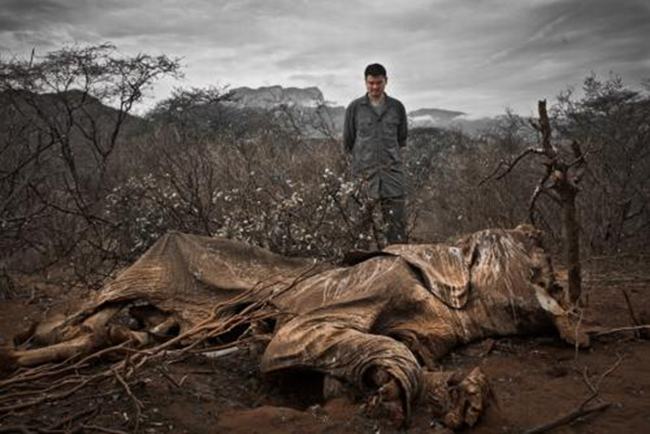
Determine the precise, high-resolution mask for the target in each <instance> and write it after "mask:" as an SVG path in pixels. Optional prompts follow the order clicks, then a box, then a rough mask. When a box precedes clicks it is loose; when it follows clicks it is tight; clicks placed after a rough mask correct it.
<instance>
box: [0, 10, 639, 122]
mask: <svg viewBox="0 0 650 434" xmlns="http://www.w3.org/2000/svg"><path fill="white" fill-rule="evenodd" d="M105 41H109V42H112V43H114V44H115V45H117V47H118V48H119V49H120V50H121V51H124V52H126V53H130V54H131V53H136V52H146V53H149V54H161V53H164V54H167V55H170V56H178V57H182V58H183V60H182V62H183V65H184V71H185V76H186V77H185V79H184V80H183V81H181V82H177V83H172V82H164V83H161V84H160V85H158V86H157V87H156V89H155V97H156V98H162V97H165V96H167V95H168V94H169V91H170V89H171V87H172V86H199V87H203V86H208V85H222V86H223V85H229V86H230V87H239V86H249V87H258V86H264V85H275V84H279V85H282V86H297V87H308V86H318V87H319V88H320V89H321V90H322V91H323V93H324V95H325V98H326V99H328V100H330V101H333V102H336V103H338V104H341V105H345V104H347V103H348V101H349V100H350V99H352V98H354V97H356V96H360V95H362V94H363V93H364V91H365V90H364V87H363V69H364V67H365V66H366V65H367V64H368V63H372V62H380V63H383V64H384V65H385V66H386V67H387V69H388V75H389V84H388V88H387V92H388V93H389V94H391V95H393V96H395V97H397V98H399V99H401V100H402V101H403V102H404V103H405V105H406V106H407V109H408V110H414V109H416V108H423V107H436V108H444V109H449V110H460V111H463V112H466V113H469V114H470V115H473V116H480V115H494V114H500V113H503V111H504V109H505V107H511V108H513V109H515V110H516V111H517V112H519V113H521V114H532V113H533V110H534V107H535V105H536V101H537V99H539V98H544V97H545V98H549V99H553V98H554V97H555V96H556V95H557V94H558V92H559V91H560V90H562V89H565V88H566V87H567V86H569V85H574V86H577V87H579V86H580V84H581V82H582V80H583V79H584V78H585V77H586V76H587V75H588V74H590V73H591V72H594V73H596V74H599V75H601V76H603V77H607V75H608V74H609V73H610V71H611V72H614V73H616V74H618V75H620V76H622V78H623V80H624V81H625V82H626V83H628V84H630V85H633V86H638V85H639V83H640V82H641V80H642V79H644V78H650V42H649V41H650V0H404V1H388V0H326V1H315V0H291V1H290V0H184V1H171V0H139V1H131V0H101V1H100V0H96V1H93V0H0V50H1V53H2V54H1V55H2V56H3V57H5V58H6V56H12V55H20V56H27V55H28V53H29V51H30V50H31V49H32V47H35V48H36V53H37V54H38V53H45V52H46V51H48V50H51V49H56V48H60V47H61V46H62V45H63V44H65V43H80V44H83V43H98V42H105ZM150 103H151V101H150Z"/></svg>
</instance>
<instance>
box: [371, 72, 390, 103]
mask: <svg viewBox="0 0 650 434" xmlns="http://www.w3.org/2000/svg"><path fill="white" fill-rule="evenodd" d="M386 81H387V79H386V77H384V76H383V75H368V76H366V90H367V91H368V96H370V97H371V98H379V97H381V96H382V95H383V94H384V89H385V88H386Z"/></svg>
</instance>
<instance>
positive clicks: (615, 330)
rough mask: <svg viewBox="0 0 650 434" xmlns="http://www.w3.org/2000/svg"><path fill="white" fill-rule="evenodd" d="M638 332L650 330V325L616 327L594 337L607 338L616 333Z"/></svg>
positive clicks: (595, 334)
mask: <svg viewBox="0 0 650 434" xmlns="http://www.w3.org/2000/svg"><path fill="white" fill-rule="evenodd" d="M636 330H650V324H642V325H638V326H629V327H616V328H613V329H609V330H602V331H599V332H596V333H594V336H596V337H599V336H606V335H612V334H615V333H621V332H629V331H636Z"/></svg>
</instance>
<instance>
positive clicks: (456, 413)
mask: <svg viewBox="0 0 650 434" xmlns="http://www.w3.org/2000/svg"><path fill="white" fill-rule="evenodd" d="M422 378H423V390H422V396H421V399H422V400H423V401H424V403H425V404H426V405H428V406H429V408H430V411H431V413H432V414H433V417H434V418H435V419H437V420H439V421H440V422H442V423H443V424H444V425H445V426H447V427H448V428H450V429H458V428H461V427H463V426H469V427H471V426H474V425H475V424H476V422H477V421H478V419H479V417H480V416H481V414H482V413H483V411H484V410H485V408H486V407H487V403H488V399H489V397H490V393H491V392H490V385H489V383H488V381H487V378H486V377H485V375H484V374H483V372H481V370H480V368H474V369H473V370H472V371H470V372H469V373H468V374H466V375H464V374H463V373H462V372H460V371H451V372H449V371H443V372H431V371H425V372H423V375H422Z"/></svg>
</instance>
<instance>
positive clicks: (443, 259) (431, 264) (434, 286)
mask: <svg viewBox="0 0 650 434" xmlns="http://www.w3.org/2000/svg"><path fill="white" fill-rule="evenodd" d="M383 251H384V252H386V253H391V254H393V255H396V256H400V257H401V258H402V259H404V260H405V261H406V262H407V263H408V264H409V265H410V267H411V269H412V270H413V272H414V273H415V274H416V275H417V277H418V279H419V280H420V281H421V282H422V284H423V285H424V287H425V288H427V289H428V290H429V291H430V292H431V293H432V294H433V295H435V296H436V297H437V298H438V299H440V300H441V301H442V302H443V303H445V304H446V305H447V306H449V307H451V308H453V309H462V308H464V307H465V305H466V304H467V301H468V300H469V295H470V291H471V286H472V285H471V267H472V262H473V256H474V255H473V250H472V251H469V252H464V251H463V249H461V248H459V247H454V246H446V245H440V244H436V245H432V244H422V245H417V244H394V245H391V246H388V247H386V248H385V249H384V250H383Z"/></svg>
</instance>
